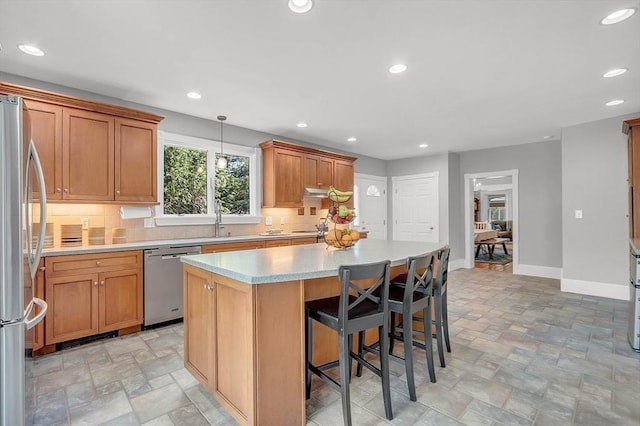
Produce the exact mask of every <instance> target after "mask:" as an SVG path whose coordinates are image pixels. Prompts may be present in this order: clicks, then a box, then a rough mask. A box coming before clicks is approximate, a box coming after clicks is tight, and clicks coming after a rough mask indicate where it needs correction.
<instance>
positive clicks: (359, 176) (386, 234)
mask: <svg viewBox="0 0 640 426" xmlns="http://www.w3.org/2000/svg"><path fill="white" fill-rule="evenodd" d="M359 179H368V180H374V181H376V182H379V183H380V185H381V186H382V189H383V190H384V196H383V199H384V211H383V213H384V239H385V240H387V239H388V238H389V229H388V227H389V220H388V219H389V211H388V208H389V200H388V197H389V195H388V194H389V192H388V191H387V186H388V182H387V181H388V178H387V177H386V176H376V175H367V174H364V173H355V174H354V186H357V185H358V180H359ZM356 193H357V192H356ZM357 197H359V194H358V195H357ZM358 201H359V200H358ZM357 213H358V211H357V210H356V214H357ZM359 226H360V228H361V229H362V225H361V224H360V225H359ZM365 228H366V225H365Z"/></svg>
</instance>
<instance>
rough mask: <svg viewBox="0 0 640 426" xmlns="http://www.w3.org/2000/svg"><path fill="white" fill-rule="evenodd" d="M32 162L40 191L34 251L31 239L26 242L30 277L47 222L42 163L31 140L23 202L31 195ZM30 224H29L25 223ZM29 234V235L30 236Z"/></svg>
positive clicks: (35, 268)
mask: <svg viewBox="0 0 640 426" xmlns="http://www.w3.org/2000/svg"><path fill="white" fill-rule="evenodd" d="M32 162H33V168H34V170H35V171H36V177H37V179H38V190H39V191H40V229H39V230H38V242H37V244H36V248H35V251H34V252H32V251H31V250H32V248H31V241H28V242H27V250H28V253H29V256H28V257H29V269H30V271H31V278H32V279H33V278H34V277H35V276H36V273H37V271H38V264H39V263H40V257H41V256H42V247H43V245H44V236H45V230H46V226H47V224H46V222H47V194H46V188H45V184H44V173H43V171H42V164H41V163H40V157H38V150H37V149H36V146H35V144H34V143H33V140H32V141H31V143H29V155H28V157H27V177H26V181H27V184H26V187H25V194H24V197H25V203H28V202H29V198H30V197H31V182H30V180H31V173H30V170H31V163H32ZM27 226H30V224H27ZM30 237H31V236H29V238H30Z"/></svg>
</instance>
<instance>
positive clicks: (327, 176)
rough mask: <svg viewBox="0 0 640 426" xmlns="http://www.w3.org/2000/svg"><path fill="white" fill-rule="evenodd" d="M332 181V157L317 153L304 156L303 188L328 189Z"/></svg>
mask: <svg viewBox="0 0 640 426" xmlns="http://www.w3.org/2000/svg"><path fill="white" fill-rule="evenodd" d="M332 183H333V159H331V158H325V157H322V156H319V155H309V154H306V155H305V156H304V184H303V186H304V187H305V188H319V189H329V186H331V184H332Z"/></svg>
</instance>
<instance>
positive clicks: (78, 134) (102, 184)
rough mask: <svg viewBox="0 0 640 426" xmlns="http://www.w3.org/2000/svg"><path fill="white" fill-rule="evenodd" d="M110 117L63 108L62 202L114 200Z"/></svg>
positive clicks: (112, 128)
mask: <svg viewBox="0 0 640 426" xmlns="http://www.w3.org/2000/svg"><path fill="white" fill-rule="evenodd" d="M114 126H115V119H114V118H113V116H110V115H106V114H100V113H96V112H89V111H83V110H73V109H69V108H65V109H64V111H63V122H62V135H63V137H62V167H63V178H62V196H63V198H64V199H65V200H83V201H88V200H90V201H112V200H113V199H114V179H115V178H114V149H115V143H114Z"/></svg>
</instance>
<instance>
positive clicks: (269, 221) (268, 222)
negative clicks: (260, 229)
mask: <svg viewBox="0 0 640 426" xmlns="http://www.w3.org/2000/svg"><path fill="white" fill-rule="evenodd" d="M264 224H265V225H267V226H270V225H273V216H265V217H264Z"/></svg>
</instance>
